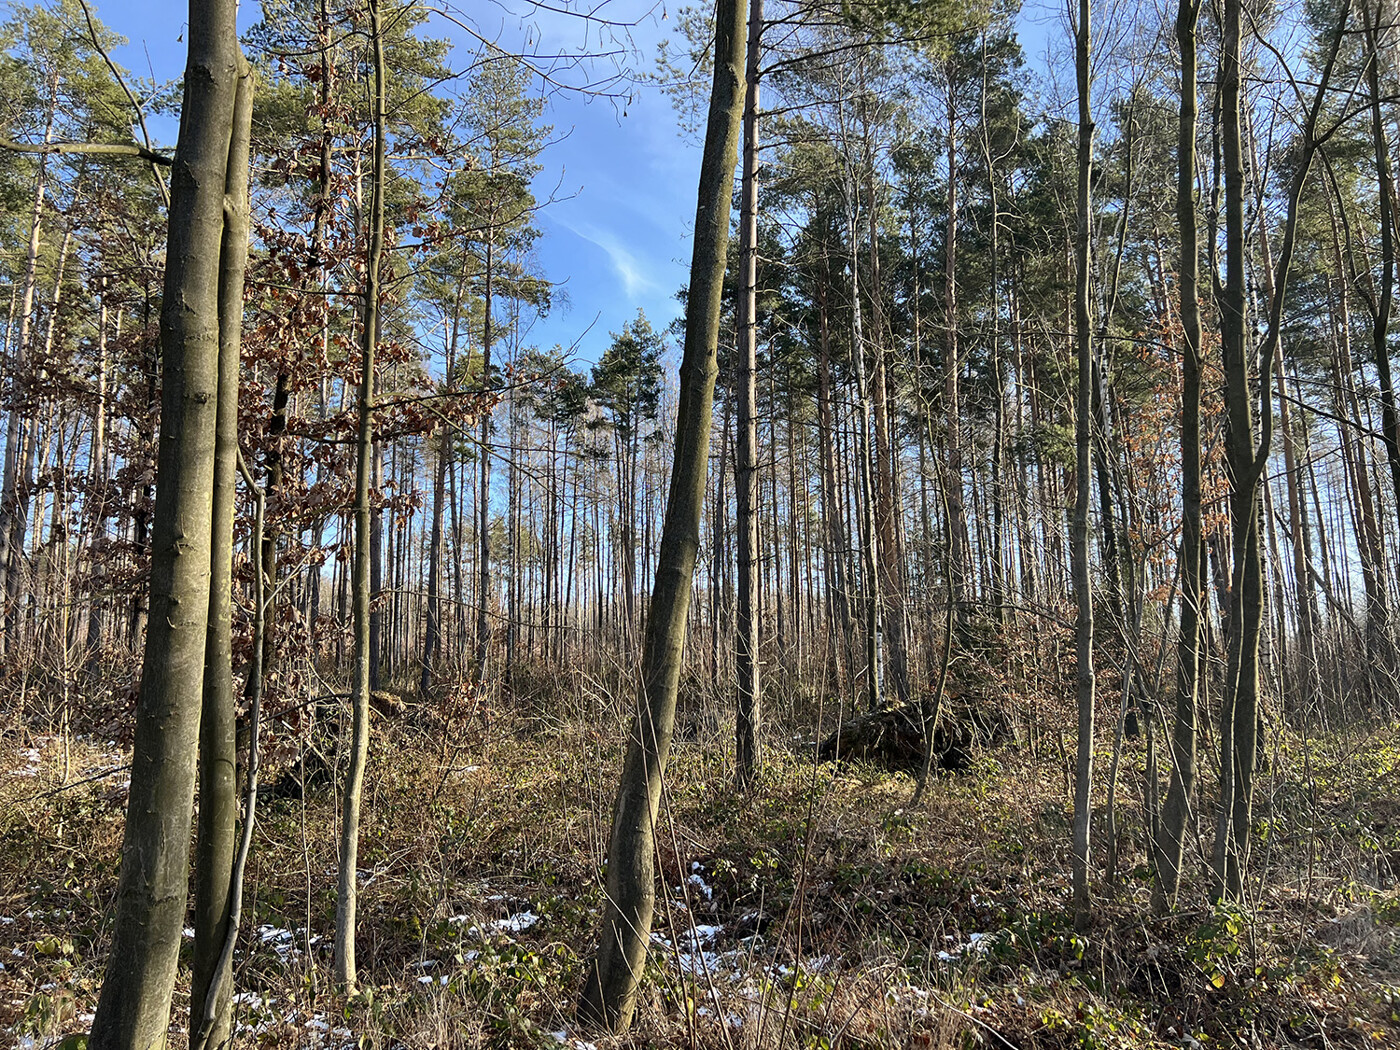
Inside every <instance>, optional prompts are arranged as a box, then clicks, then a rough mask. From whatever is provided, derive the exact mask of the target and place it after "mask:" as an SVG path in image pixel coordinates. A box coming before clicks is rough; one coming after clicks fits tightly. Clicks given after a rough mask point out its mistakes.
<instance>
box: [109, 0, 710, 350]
mask: <svg viewBox="0 0 1400 1050" xmlns="http://www.w3.org/2000/svg"><path fill="white" fill-rule="evenodd" d="M465 6H466V8H467V13H468V14H469V15H471V16H472V18H473V19H474V20H475V23H476V25H477V26H478V28H479V29H480V30H481V31H482V33H483V35H485V36H487V37H488V38H490V39H493V40H499V41H500V42H501V44H502V46H504V47H507V48H511V49H515V48H518V47H520V46H521V44H522V43H523V42H524V41H525V40H527V39H529V40H531V41H537V42H538V43H536V44H535V45H534V46H535V47H537V48H539V49H540V50H541V51H542V52H553V51H561V50H580V49H584V48H587V47H589V46H590V45H592V46H593V47H594V48H596V47H597V43H598V42H597V35H596V31H594V32H591V33H589V35H587V36H585V32H586V31H587V27H586V26H585V24H584V23H582V22H581V21H580V20H578V19H575V18H569V17H565V16H559V15H555V14H551V13H549V12H542V11H538V10H536V9H534V8H533V7H532V5H530V4H529V3H526V2H520V0H505V2H503V3H483V2H481V0H471V2H470V3H468V4H466V5H465ZM624 8H625V9H624ZM608 10H609V12H610V13H609V14H608V17H609V18H611V19H613V20H614V21H627V22H633V21H635V22H636V23H637V24H636V26H635V27H634V28H633V29H631V30H630V31H629V33H628V35H629V36H630V38H631V44H632V46H634V47H635V49H636V52H637V53H636V54H634V55H632V56H630V57H627V58H625V59H624V61H626V62H627V63H628V64H629V65H630V66H631V67H632V68H634V69H639V70H650V69H651V68H652V62H653V55H654V54H655V50H656V43H657V41H659V40H660V39H661V37H662V36H663V35H664V34H665V33H666V32H667V29H668V26H669V22H666V21H664V20H662V19H661V17H660V14H661V10H662V9H661V8H660V7H656V6H654V5H653V3H652V0H625V3H624V4H622V5H617V4H613V5H608ZM177 12H178V13H177ZM649 12H650V13H649ZM98 15H99V17H100V18H101V19H102V21H103V22H104V23H105V24H106V25H107V26H108V27H109V28H111V29H112V30H113V31H115V32H117V33H120V34H122V35H123V36H125V37H126V38H127V39H128V40H129V41H130V42H129V43H128V44H127V45H125V46H124V47H121V48H119V49H117V51H116V53H115V54H114V55H113V57H114V58H115V59H116V61H117V62H118V63H120V64H121V65H122V66H124V67H125V68H126V69H128V70H130V71H132V72H133V73H134V74H136V75H138V76H149V75H152V74H154V76H155V77H156V78H157V79H159V80H169V79H173V78H175V77H178V76H179V75H180V74H181V73H182V71H183V69H184V64H185V45H184V43H183V42H182V40H181V36H182V34H183V30H184V26H185V23H186V21H187V18H186V7H185V5H184V4H181V3H179V2H178V0H173V2H172V0H166V2H156V0H108V2H107V3H105V4H103V5H102V6H101V8H100V9H99V10H98ZM258 17H259V12H258V8H257V5H256V4H254V3H250V2H248V0H244V3H243V5H242V7H241V9H240V12H239V19H238V22H239V28H240V30H242V29H246V28H247V27H248V26H249V25H251V24H253V23H254V22H256V21H257V19H258ZM425 31H428V32H433V33H434V34H439V35H441V36H444V37H447V38H448V39H452V40H454V42H456V43H457V44H458V48H457V52H456V55H455V61H454V65H455V66H459V67H460V66H462V65H464V64H466V63H467V62H469V61H470V57H471V55H472V53H473V52H474V50H475V48H474V45H473V42H472V41H471V40H470V38H469V37H468V36H467V34H466V33H465V32H464V31H463V30H461V29H460V28H458V27H457V26H455V25H453V24H452V23H451V22H450V21H447V20H444V19H441V18H434V19H433V20H431V21H430V22H429V23H428V26H426V27H425ZM610 69H611V67H609V66H599V67H598V68H597V69H596V70H595V71H594V73H595V74H596V75H598V76H603V75H606V74H607V73H608V71H609V70H610ZM587 72H588V71H587V70H582V69H580V70H576V71H574V72H572V73H568V72H565V73H561V74H560V76H561V77H562V78H568V80H569V81H570V82H573V83H581V82H583V81H584V79H585V77H586V74H587ZM634 96H635V97H634V99H633V101H632V102H631V103H630V104H628V105H626V106H625V107H624V106H623V105H621V104H614V102H613V101H612V100H609V99H603V98H591V99H590V98H589V97H588V96H585V95H583V94H581V93H576V92H554V93H553V94H552V96H551V98H550V102H549V106H548V109H547V111H546V114H545V118H544V119H545V121H546V122H547V123H549V124H552V125H553V127H554V138H555V139H556V140H557V141H555V142H554V144H553V145H551V146H550V148H549V149H548V150H547V151H546V152H545V154H544V156H543V158H542V160H543V163H544V170H543V171H542V172H541V173H540V176H539V178H538V179H537V181H536V191H537V194H538V195H539V196H541V197H545V196H549V195H551V194H553V195H555V196H556V197H557V198H558V199H557V200H555V202H554V203H552V204H551V205H550V206H549V207H548V208H546V209H544V211H543V212H542V213H541V216H540V227H541V229H542V231H543V233H544V236H543V237H542V238H541V241H540V243H539V257H540V264H541V266H542V268H543V270H544V272H545V275H546V276H548V277H549V278H550V279H552V280H555V281H558V282H562V287H563V290H564V292H565V294H566V295H567V298H568V300H569V305H567V306H564V307H556V309H554V310H553V311H552V312H551V314H550V315H549V316H548V317H547V318H545V319H544V320H543V321H541V322H539V323H538V324H536V325H535V327H534V328H533V329H532V330H531V331H530V333H529V335H528V337H527V338H528V341H529V342H531V343H533V344H536V345H539V346H542V347H546V348H547V347H550V346H553V345H554V344H555V343H560V344H562V345H564V346H565V347H570V346H573V345H574V344H576V343H577V356H578V357H579V358H580V359H581V360H583V361H592V360H594V359H596V357H597V356H598V354H600V353H601V352H602V350H603V349H604V348H605V347H606V345H607V342H608V333H609V332H610V331H618V330H620V329H621V327H622V326H623V324H625V323H626V322H627V321H629V320H630V319H631V318H633V317H634V316H635V315H636V312H637V310H638V308H641V309H643V310H645V311H646V313H647V316H648V317H649V318H651V320H652V321H653V323H654V324H656V325H657V327H661V326H663V325H665V324H666V323H667V322H668V321H670V320H671V319H672V318H673V317H674V316H676V314H677V313H678V304H677V303H676V300H675V298H674V296H675V292H676V290H677V289H678V288H679V287H680V286H681V285H682V284H683V283H684V282H685V279H686V271H687V268H688V266H689V253H690V228H691V225H692V223H693V219H694V211H695V187H696V182H697V179H698V177H699V150H698V148H697V147H696V146H695V145H694V144H692V143H690V142H688V141H683V140H682V139H681V138H680V137H679V135H678V133H677V125H676V119H675V115H674V113H673V111H672V108H671V105H670V102H669V101H668V100H667V98H666V97H665V96H663V95H662V94H661V93H660V92H658V91H657V90H655V89H654V88H643V89H638V90H636V91H634ZM152 131H153V134H155V135H156V136H157V137H158V138H160V139H162V140H163V141H165V142H167V143H169V142H172V141H173V140H174V136H175V128H174V125H173V122H171V123H169V124H160V125H157V126H156V127H153V129H152Z"/></svg>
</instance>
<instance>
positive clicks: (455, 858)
mask: <svg viewBox="0 0 1400 1050" xmlns="http://www.w3.org/2000/svg"><path fill="white" fill-rule="evenodd" d="M541 677H542V676H541ZM604 692H605V691H603V690H600V689H599V688H598V687H596V686H593V685H590V683H589V682H588V681H587V680H585V679H582V678H581V677H580V678H576V679H575V680H572V681H568V682H563V683H559V685H558V687H557V688H556V690H555V691H554V692H553V693H549V694H546V693H543V692H541V693H539V694H538V695H537V698H536V699H535V700H534V701H533V702H531V703H525V702H523V701H518V702H514V703H497V704H496V705H495V706H494V707H493V708H491V709H489V710H488V709H487V708H486V707H485V706H484V705H479V704H472V705H468V706H465V707H464V706H462V705H460V704H456V703H455V702H454V701H453V699H452V698H451V697H446V698H443V699H442V700H441V701H440V702H434V703H426V704H412V703H410V704H409V705H408V707H407V713H406V714H405V715H403V716H402V717H401V718H396V719H385V720H381V721H379V722H377V723H376V727H375V739H374V745H373V748H372V754H371V768H370V775H369V777H368V779H367V785H368V794H367V799H366V806H365V820H364V826H363V844H362V846H361V858H362V865H363V868H362V878H361V897H360V934H359V941H358V945H357V953H358V956H359V961H360V966H361V968H362V974H363V977H364V981H365V988H364V991H363V992H362V993H361V994H359V995H357V996H356V997H355V998H353V999H346V998H344V997H342V996H340V995H338V994H337V993H336V990H335V989H334V988H333V987H332V986H331V983H330V979H329V972H330V967H329V962H330V954H331V943H330V937H331V932H332V930H333V925H334V915H335V870H336V852H335V850H336V845H335V844H336V838H337V836H336V818H335V814H336V798H335V794H334V789H333V782H334V778H333V777H330V776H328V775H326V776H322V777H320V778H317V777H314V776H311V775H308V776H307V777H306V787H305V789H304V790H303V789H302V788H301V784H300V781H299V780H298V776H299V774H300V773H301V771H302V768H303V763H302V760H301V758H300V757H299V756H298V755H297V753H296V750H295V749H294V748H292V747H289V746H287V745H288V740H289V739H290V738H287V739H284V740H283V741H282V744H281V745H280V746H279V747H278V748H277V749H276V750H275V752H274V753H275V754H276V755H277V758H276V760H275V761H274V762H273V764H272V768H271V769H270V770H269V771H268V774H267V779H266V781H265V783H264V790H263V792H262V793H261V795H260V801H259V807H258V822H257V834H256V839H255V848H254V853H253V856H252V859H251V862H250V871H249V876H248V889H247V902H246V906H245V932H244V934H243V937H242V939H241V941H240V950H239V952H238V954H237V957H236V987H237V990H238V993H239V994H238V998H237V1002H236V1005H235V1017H236V1025H237V1037H236V1045H238V1046H240V1047H255V1046H256V1047H267V1048H281V1047H288V1048H290V1047H311V1046H317V1047H333V1048H336V1050H339V1048H342V1047H365V1048H378V1047H383V1048H386V1050H387V1048H392V1047H399V1046H403V1047H409V1048H412V1047H483V1046H490V1047H541V1048H553V1047H558V1046H560V1045H561V1044H563V1045H567V1046H571V1047H574V1048H575V1050H579V1048H586V1047H588V1046H589V1045H594V1046H596V1047H598V1048H599V1050H606V1048H608V1047H612V1046H618V1047H623V1046H638V1047H639V1046H657V1047H683V1046H684V1047H696V1046H698V1047H716V1048H724V1050H740V1048H750V1047H754V1048H756V1047H778V1046H792V1047H799V1048H803V1050H834V1048H837V1047H840V1048H850V1050H855V1048H863V1047H869V1048H875V1047H918V1048H940V1047H949V1048H952V1047H958V1048H962V1047H977V1046H986V1047H1001V1048H1007V1047H1011V1048H1016V1050H1049V1048H1057V1050H1058V1048H1070V1047H1074V1048H1103V1050H1110V1048H1139V1047H1145V1048H1151V1047H1165V1046H1185V1047H1197V1046H1199V1047H1262V1048H1270V1047H1293V1046H1306V1047H1319V1048H1321V1047H1400V959H1397V954H1396V942H1397V936H1396V931H1397V925H1398V924H1400V894H1397V891H1396V888H1395V882H1396V878H1397V875H1400V870H1397V869H1400V802H1397V792H1396V790H1395V784H1396V783H1397V780H1400V777H1397V761H1400V734H1397V731H1396V729H1395V727H1393V726H1392V727H1389V728H1386V729H1379V730H1377V729H1373V730H1369V731H1366V732H1359V731H1352V732H1348V733H1343V732H1339V731H1331V732H1328V733H1325V734H1317V733H1313V734H1303V733H1301V732H1294V731H1283V732H1278V733H1275V734H1274V735H1273V740H1274V746H1273V747H1272V749H1271V752H1270V755H1269V762H1268V767H1267V769H1266V770H1265V771H1264V772H1262V773H1261V776H1260V781H1261V788H1260V797H1259V803H1258V820H1257V824H1256V845H1255V854H1254V857H1253V860H1252V871H1253V875H1254V879H1253V881H1252V882H1251V899H1250V902H1249V906H1248V907H1245V908H1236V907H1215V908H1212V907H1211V906H1210V905H1209V904H1208V903H1207V902H1208V894H1209V881H1208V876H1207V873H1206V870H1205V867H1204V865H1203V863H1202V862H1201V861H1200V860H1199V859H1198V860H1197V862H1196V864H1195V867H1194V868H1193V869H1192V872H1191V878H1190V883H1189V887H1188V890H1187V893H1186V895H1185V896H1184V897H1183V899H1182V901H1181V902H1180V907H1179V908H1178V909H1177V910H1176V911H1175V912H1174V913H1173V914H1171V915H1169V916H1165V917H1160V918H1158V917H1154V916H1153V915H1152V913H1151V910H1150V907H1149V897H1150V889H1151V884H1150V865H1149V857H1148V850H1147V836H1146V833H1145V831H1144V830H1143V829H1144V825H1145V817H1144V808H1143V806H1142V800H1143V797H1144V794H1145V793H1146V787H1145V776H1144V772H1143V770H1144V768H1145V766H1144V756H1143V749H1142V742H1141V741H1140V740H1139V741H1129V742H1128V743H1127V746H1126V750H1125V755H1124V762H1123V766H1122V769H1121V772H1120V784H1119V788H1118V792H1117V798H1118V803H1117V804H1118V807H1119V813H1118V814H1117V825H1118V827H1119V834H1120V841H1119V843H1118V850H1117V856H1118V864H1117V867H1118V871H1117V872H1115V873H1107V872H1104V871H1103V870H1102V869H1100V871H1099V876H1100V878H1099V882H1098V885H1097V887H1096V891H1097V895H1098V897H1097V904H1096V923H1095V926H1094V927H1093V929H1091V930H1090V931H1088V932H1086V933H1076V932H1075V931H1074V929H1073V927H1072V925H1071V924H1070V922H1069V916H1068V907H1069V885H1068V876H1067V872H1068V868H1069V863H1068V850H1067V842H1068V826H1069V803H1068V799H1067V798H1066V792H1065V776H1064V768H1063V766H1064V762H1065V757H1064V754H1063V750H1062V749H1059V748H1057V747H1055V746H1054V740H1055V734H1056V733H1057V732H1060V731H1061V730H1065V731H1067V730H1068V727H1069V725H1070V723H1069V717H1070V712H1069V711H1068V709H1064V710H1060V709H1058V708H1056V707H1055V705H1054V704H1053V703H1047V702H1046V701H1044V700H1042V701H1041V702H1040V706H1039V707H1038V709H1037V710H1038V714H1037V718H1038V719H1039V721H1040V732H1039V733H1038V735H1037V736H1034V737H1030V738H1029V742H1027V743H1023V744H1022V745H1020V746H1014V747H1009V748H1001V749H997V750H994V751H984V752H981V753H979V754H978V755H977V756H976V758H975V761H974V763H973V768H972V769H971V770H969V771H967V772H965V773H961V774H958V775H955V776H953V775H948V776H942V777H940V778H939V780H938V782H937V783H936V784H935V785H934V786H933V789H932V790H931V791H930V792H929V794H928V795H927V796H926V799H925V801H924V803H923V804H922V805H921V806H920V807H919V808H917V809H915V808H912V807H911V806H910V798H911V796H912V793H913V782H912V780H911V779H910V778H909V777H908V776H906V775H904V774H900V773H895V774H891V773H888V772H886V771H885V770H883V769H879V768H876V767H874V766H869V765H862V764H854V763H852V764H840V765H838V764H830V763H827V764H814V762H813V760H812V757H811V756H812V753H813V749H812V743H813V737H812V729H811V724H810V722H807V723H802V722H800V720H793V722H792V724H785V725H784V724H780V725H775V726H770V727H769V737H770V740H769V749H768V755H767V763H766V767H765V770H764V775H763V781H762V785H761V787H760V788H759V789H758V790H756V791H755V792H754V793H753V794H751V795H750V796H748V797H744V796H741V795H739V794H737V793H736V792H735V791H734V789H733V786H732V769H731V766H730V764H729V756H728V754H727V748H728V736H727V730H726V729H725V728H724V720H723V719H720V718H715V719H712V720H710V721H709V722H704V721H702V722H701V723H700V724H699V725H698V727H696V728H694V729H693V731H690V732H688V733H687V734H684V736H685V738H684V739H678V740H677V743H676V747H675V750H674V753H673V757H672V761H671V764H670V768H669V771H668V776H667V793H666V798H665V805H664V807H663V812H662V817H661V820H662V826H661V827H660V828H659V834H658V840H659V842H660V843H661V847H660V850H659V872H658V898H659V902H658V908H657V917H656V921H655V928H654V950H653V952H652V954H651V956H650V960H649V962H648V969H647V974H646V980H645V982H644V988H643V996H642V1004H641V1007H640V1009H639V1013H638V1018H637V1022H636V1024H635V1026H634V1031H633V1034H631V1035H629V1036H627V1037H624V1038H620V1039H608V1038H603V1037H600V1036H598V1035H597V1034H595V1033H588V1032H586V1031H583V1030H581V1029H579V1028H577V1027H576V1025H575V1022H574V1020H573V1016H572V1012H573V1003H574V1001H575V998H576V996H577V993H578V991H579V988H580V985H581V981H582V976H583V971H584V963H585V960H586V959H587V957H588V954H589V952H590V951H591V949H592V947H593V940H594V937H595V936H596V933H597V926H598V922H599V914H600V903H601V899H602V892H601V888H600V884H599V877H600V871H601V865H602V860H603V856H604V848H605V845H606V836H607V830H608V819H609V815H610V809H611V802H612V793H613V790H614V787H615V783H614V779H615V777H616V774H617V770H618V768H619V765H620V758H621V756H620V743H621V740H622V731H621V724H620V720H619V718H618V716H617V713H616V710H615V706H614V705H613V703H612V702H611V700H610V699H609V697H608V696H606V695H603V693H604ZM834 707H835V705H834V704H831V705H829V706H828V708H827V713H828V715H829V716H831V717H834ZM330 714H331V715H332V717H328V718H325V719H323V726H322V728H321V729H320V730H319V731H318V735H317V736H316V737H315V738H314V739H315V742H316V743H317V745H318V750H319V752H320V753H322V754H323V755H324V756H325V759H326V761H327V762H328V763H329V764H330V765H332V766H334V765H335V764H336V763H337V762H338V761H339V757H338V756H339V751H340V750H341V749H342V748H341V745H340V743H339V741H338V738H337V735H336V733H335V732H334V730H333V728H332V727H333V726H334V724H335V719H334V717H333V713H330ZM1057 720H1059V722H1062V723H1063V725H1062V726H1057ZM828 721H829V718H828ZM1037 741H1038V742H1037ZM1101 743H1102V748H1103V760H1104V761H1103V764H1102V766H1101V768H1104V769H1106V768H1107V767H1108V757H1109V753H1110V748H1111V744H1112V741H1111V740H1107V739H1106V740H1104V741H1102V742H1101ZM126 761H127V759H126V757H125V753H124V752H123V751H122V750H121V749H120V748H119V747H116V746H115V745H113V744H111V743H110V742H108V741H107V740H103V739H95V738H93V737H91V736H82V735H77V736H72V737H68V738H64V737H60V736H56V735H52V734H43V733H38V732H37V731H36V730H35V727H34V726H33V725H9V726H6V727H4V734H3V736H2V737H0V963H3V969H0V1032H3V1033H4V1034H3V1035H0V1040H8V1039H12V1040H13V1041H14V1042H15V1043H16V1044H17V1045H19V1046H21V1047H36V1048H37V1047H42V1046H45V1045H49V1044H51V1043H53V1042H55V1041H56V1040H58V1039H60V1038H62V1037H64V1036H66V1035H69V1034H72V1033H77V1032H82V1031H85V1030H86V1026H87V1025H88V1023H89V1022H90V1021H91V1016H92V1014H91V1011H92V1010H93V1009H94V1006H95V1004H96V999H97V993H98V988H99V983H100V979H101V967H102V966H103V964H104V962H105V946H106V939H107V930H106V923H107V920H108V917H109V916H108V908H109V906H110V903H111V901H112V897H113V891H114V888H115V883H116V876H117V867H118V857H119V853H120V842H121V826H122V819H123V813H124V805H125V791H124V780H125V777H126V773H125V771H124V768H123V767H124V765H125V762H126ZM1204 779H1206V780H1209V775H1208V774H1207V776H1206V777H1205V778H1204ZM1159 789H1160V785H1159ZM1103 795H1104V792H1103V789H1102V785H1101V786H1100V798H1099V803H1100V806H1101V807H1102V805H1103V801H1104V799H1103ZM1205 801H1206V803H1207V805H1208V800H1205ZM1097 826H1098V829H1099V831H1100V832H1101V831H1102V828H1103V826H1104V823H1103V821H1100V822H1099V823H1098V825H1097ZM1207 837H1208V836H1207ZM1099 838H1100V839H1101V838H1102V834H1100V835H1099ZM1103 845H1104V844H1103V843H1102V842H1100V843H1099V846H1100V851H1099V856H1100V858H1101V859H1102V857H1104V856H1106V854H1107V851H1106V850H1105V849H1103V848H1102V847H1103ZM1202 848H1204V846H1202ZM188 947H189V942H188V941H187V942H186V952H185V956H188ZM183 962H184V963H186V964H187V963H188V958H187V957H186V958H184V959H183ZM187 997H188V971H187V969H186V968H185V966H182V968H181V976H180V987H179V989H178V990H177V995H176V1001H175V1007H174V1013H173V1015H172V1030H171V1045H172V1046H174V1047H177V1048H178V1047H180V1046H182V1045H184V1043H185V1039H186V1037H185V1034H184V1033H185V1029H186V1026H187V1023H188V1022H187V1012H188V998H187Z"/></svg>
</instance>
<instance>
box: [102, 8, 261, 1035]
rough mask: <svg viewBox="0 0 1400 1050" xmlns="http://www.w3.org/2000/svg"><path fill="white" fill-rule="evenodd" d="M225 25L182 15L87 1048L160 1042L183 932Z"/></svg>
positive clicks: (210, 14)
mask: <svg viewBox="0 0 1400 1050" xmlns="http://www.w3.org/2000/svg"><path fill="white" fill-rule="evenodd" d="M236 16H237V5H236V3H235V2H234V0H206V2H202V3H191V4H190V12H189V39H190V45H189V62H188V66H187V70H186V74H185V94H184V104H183V106H182V107H181V111H180V136H179V140H178V144H177V146H176V154H175V164H174V173H173V179H172V186H171V205H170V233H169V241H168V248H167V253H166V259H167V262H166V270H165V295H164V305H163V306H162V309H161V325H160V330H161V347H162V361H163V364H164V370H163V376H162V394H161V432H160V449H159V456H158V461H157V485H156V505H155V519H154V531H153V534H152V538H151V539H152V542H151V590H150V595H151V597H150V610H151V615H150V617H149V618H148V620H147V629H146V653H145V662H144V664H143V665H142V670H141V690H140V699H139V701H138V703H137V709H136V737H135V747H134V752H133V755H132V766H131V793H130V799H129V801H128V804H127V821H126V834H125V839H124V842H123V845H122V867H121V881H120V883H119V885H118V888H117V900H116V917H115V920H114V922H113V933H112V947H111V955H110V958H109V961H108V966H107V973H106V977H105V979H104V981H103V984H102V996H101V999H100V1001H99V1003H98V1007H97V1016H96V1018H95V1020H94V1022H93V1029H92V1037H91V1043H90V1045H91V1046H92V1047H93V1048H94V1050H109V1048H110V1050H117V1048H120V1050H131V1048H137V1050H145V1048H148V1047H155V1048H159V1047H163V1046H164V1045H165V1041H166V1032H167V1030H168V1025H169V1018H170V997H171V994H172V992H173V990H174V986H175V971H176V966H177V962H178V959H179V952H180V940H181V937H180V930H181V927H182V926H183V925H184V919H185V900H186V892H187V890H188V886H189V867H188V865H189V840H190V817H191V810H192V807H193V802H194V784H195V754H196V748H197V746H198V736H199V723H200V704H201V701H202V694H203V676H204V663H205V649H206V628H207V625H208V619H209V601H210V567H211V556H210V551H211V543H212V536H213V491H214V452H215V433H216V430H217V417H218V409H219V344H220V325H219V319H220V294H219V291H220V271H221V247H222V244H223V242H224V235H225V231H224V209H225V195H226V194H225V190H226V186H225V183H226V179H227V177H228V169H229V153H230V140H231V138H232V129H233V123H234V111H235V97H236V95H237V93H238V77H239V71H240V65H241V63H242V56H241V54H240V52H239V48H238V32H237V25H236Z"/></svg>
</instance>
